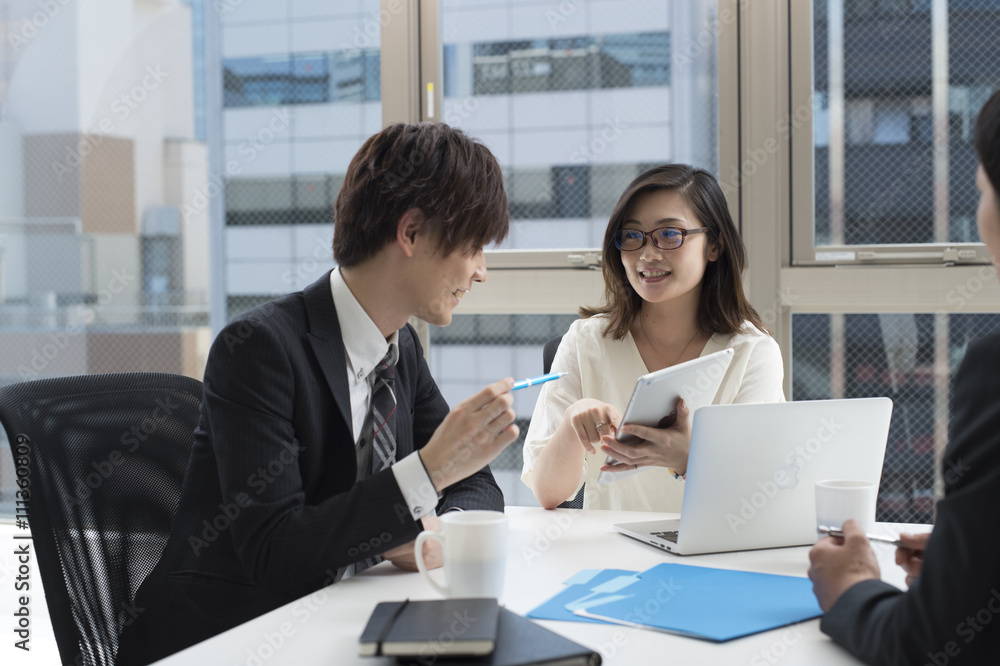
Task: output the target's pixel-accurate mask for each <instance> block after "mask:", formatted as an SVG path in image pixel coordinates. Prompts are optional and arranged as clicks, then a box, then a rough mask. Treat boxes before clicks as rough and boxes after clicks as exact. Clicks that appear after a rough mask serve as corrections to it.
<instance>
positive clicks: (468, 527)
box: [414, 511, 507, 599]
mask: <svg viewBox="0 0 1000 666" xmlns="http://www.w3.org/2000/svg"><path fill="white" fill-rule="evenodd" d="M440 521H441V532H440V533H438V532H421V533H420V534H419V535H418V536H417V542H416V543H415V544H414V549H415V551H416V552H415V554H416V558H417V569H419V570H420V573H421V575H422V576H423V577H424V578H426V579H427V582H429V583H430V584H431V587H433V588H434V589H435V590H437V591H438V592H440V593H441V594H443V595H444V596H445V597H450V598H468V597H492V598H494V599H499V598H500V596H501V594H502V593H503V581H504V572H505V570H506V568H507V516H505V515H504V514H502V513H500V512H499V511H452V512H450V513H446V514H444V515H443V516H441V518H440ZM428 539H435V540H437V541H440V542H441V551H442V557H443V559H444V579H445V584H444V585H441V584H440V583H438V582H437V581H436V580H434V578H433V577H432V576H431V575H430V573H428V571H427V565H426V564H424V542H425V541H427V540H428Z"/></svg>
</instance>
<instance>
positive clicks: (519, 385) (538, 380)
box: [510, 372, 569, 391]
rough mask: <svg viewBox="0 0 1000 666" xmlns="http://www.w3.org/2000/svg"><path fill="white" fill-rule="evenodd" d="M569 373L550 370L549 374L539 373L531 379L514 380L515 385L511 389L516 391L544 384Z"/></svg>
mask: <svg viewBox="0 0 1000 666" xmlns="http://www.w3.org/2000/svg"><path fill="white" fill-rule="evenodd" d="M568 374H569V373H568V372H550V373H549V374H547V375H539V376H537V377H531V378H530V379H522V380H521V381H519V382H514V386H513V387H512V388H511V389H510V390H511V391H516V390H517V389H523V388H528V387H529V386H534V385H535V384H544V383H545V382H551V381H552V380H553V379H559V378H560V377H565V376H566V375H568Z"/></svg>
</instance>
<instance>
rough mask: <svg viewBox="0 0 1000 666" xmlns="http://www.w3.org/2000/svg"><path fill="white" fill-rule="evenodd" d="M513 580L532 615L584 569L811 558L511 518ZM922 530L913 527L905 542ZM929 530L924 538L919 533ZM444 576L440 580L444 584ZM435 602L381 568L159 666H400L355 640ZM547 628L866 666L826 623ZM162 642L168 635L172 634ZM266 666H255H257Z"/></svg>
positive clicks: (660, 645) (696, 656)
mask: <svg viewBox="0 0 1000 666" xmlns="http://www.w3.org/2000/svg"><path fill="white" fill-rule="evenodd" d="M506 513H507V516H508V521H509V527H510V532H509V538H508V553H507V556H508V560H507V577H506V578H507V580H506V584H505V588H504V596H503V598H502V599H501V603H503V604H504V605H505V606H507V608H509V609H511V610H513V611H515V612H517V613H520V614H522V615H523V614H524V613H526V612H527V611H529V610H530V609H532V608H534V607H535V606H537V605H538V604H540V603H541V602H543V601H545V600H546V599H548V598H549V597H551V596H552V595H554V594H556V593H557V592H559V591H560V590H561V589H562V585H561V583H562V581H563V580H565V579H567V578H569V577H570V576H571V575H572V574H574V573H576V572H577V571H579V570H580V569H605V568H618V569H631V570H635V571H643V570H645V569H648V568H649V567H652V566H654V565H656V564H658V563H660V562H678V563H683V564H691V565H698V566H709V567H718V568H724V569H742V570H746V571H759V572H764V573H773V574H785V575H790V576H805V575H806V570H807V569H808V562H809V560H808V552H809V549H808V548H777V549H771V550H756V551H745V552H740V553H719V554H715V555H699V556H688V557H678V556H674V555H671V554H669V553H667V552H665V551H661V550H659V549H657V548H653V547H652V546H648V545H645V544H642V543H640V542H638V541H635V540H633V539H630V538H628V537H625V536H622V535H621V534H617V533H615V532H614V531H613V530H612V528H611V526H612V524H613V523H618V522H630V521H636V520H657V519H659V518H675V517H677V516H676V514H656V513H641V512H630V511H577V510H571V509H559V510H556V511H544V510H542V509H538V508H530V507H507V510H506ZM901 527H902V526H893V525H886V524H878V525H877V526H876V528H875V529H874V532H875V533H878V534H886V535H895V534H896V533H897V532H898V531H899V529H900V528H901ZM915 527H917V526H913V525H908V526H906V528H907V529H908V530H913V528H915ZM920 529H926V528H920ZM873 547H874V548H875V552H876V555H877V556H878V557H879V561H880V564H881V567H882V578H883V580H885V581H887V582H889V583H892V584H894V585H896V586H898V587H903V586H904V576H903V572H902V570H900V569H899V567H897V566H896V565H895V564H894V562H893V555H894V552H895V549H894V548H893V547H892V546H889V545H882V544H873ZM437 575H440V571H439V572H438V573H437ZM407 597H409V598H410V599H435V598H439V597H438V596H437V594H436V593H435V592H434V591H433V590H432V589H431V587H430V586H429V585H428V584H427V583H426V582H425V581H423V580H422V579H421V577H420V574H418V573H410V572H405V571H401V570H399V569H396V568H394V567H393V566H392V565H390V564H388V563H382V564H380V565H378V566H377V567H374V568H372V569H369V570H368V571H365V572H364V573H362V574H360V575H358V576H356V577H354V578H351V579H349V580H346V581H343V582H341V583H338V584H335V585H331V586H329V587H327V588H324V589H322V590H319V591H317V592H315V593H313V594H311V595H309V596H307V597H303V598H302V599H299V600H298V601H295V602H292V603H290V604H288V605H286V606H283V607H281V608H278V609H275V610H274V611H271V612H270V613H267V614H266V615H262V616H261V617H258V618H256V619H254V620H251V621H250V622H247V623H245V624H243V625H240V626H238V627H236V628H234V629H231V630H229V631H227V632H225V633H223V634H220V635H218V636H216V637H214V638H211V639H209V640H207V641H205V642H203V643H199V644H198V645H194V646H192V647H190V648H188V649H187V650H183V651H181V652H179V653H177V654H175V655H172V656H171V657H168V658H167V659H164V660H162V661H160V662H158V664H160V665H162V666H174V665H176V666H180V665H181V664H184V665H188V664H240V665H244V664H247V665H256V664H260V665H266V666H279V665H283V664H289V665H292V664H294V665H295V666H308V665H309V664H323V665H324V666H327V665H329V664H338V665H340V664H367V665H368V666H375V665H381V664H393V663H395V662H394V661H393V660H392V659H390V658H374V657H359V656H358V636H360V635H361V631H362V629H363V628H364V626H365V623H366V621H367V619H368V616H369V615H370V614H371V612H372V609H374V607H375V605H376V604H377V603H378V602H380V601H392V600H401V599H404V598H407ZM540 624H542V625H543V626H545V627H547V628H549V629H551V630H552V631H555V632H557V633H559V634H562V635H563V636H566V637H567V638H570V639H572V640H574V641H576V642H578V643H581V644H583V645H586V646H588V647H590V648H592V649H594V650H597V651H599V652H600V653H601V654H602V656H603V658H604V663H605V664H645V663H652V662H653V661H654V660H655V661H657V662H662V663H672V664H712V665H713V666H714V665H716V664H751V665H755V664H761V665H764V664H775V663H778V662H779V660H780V663H781V664H782V666H791V665H793V664H810V665H812V664H858V663H860V662H858V661H857V660H855V659H854V658H853V657H851V656H850V655H848V654H847V653H846V652H845V651H843V650H842V649H840V648H839V647H837V646H836V645H834V644H833V643H832V642H831V641H830V639H829V638H827V637H826V636H825V635H823V634H822V633H820V631H819V620H818V619H815V620H810V621H807V622H802V623H799V624H796V625H791V626H789V627H784V628H780V629H774V630H771V631H767V632H764V633H760V634H755V635H753V636H748V637H745V638H739V639H736V640H732V641H728V642H726V643H721V644H720V643H711V642H708V641H702V640H698V639H692V638H685V637H681V636H675V635H671V634H665V633H660V632H654V631H648V630H642V629H633V628H629V627H620V626H612V625H602V624H594V623H577V622H555V621H542V622H540ZM164 630H165V631H169V628H167V627H165V628H164ZM257 660H259V661H257Z"/></svg>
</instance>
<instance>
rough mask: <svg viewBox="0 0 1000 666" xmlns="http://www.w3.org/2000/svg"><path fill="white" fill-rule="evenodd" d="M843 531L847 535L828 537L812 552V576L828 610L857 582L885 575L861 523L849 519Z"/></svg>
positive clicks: (810, 568)
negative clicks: (862, 529)
mask: <svg viewBox="0 0 1000 666" xmlns="http://www.w3.org/2000/svg"><path fill="white" fill-rule="evenodd" d="M843 530H844V537H843V538H840V537H829V536H828V537H826V538H824V539H821V540H820V541H819V543H817V544H816V545H815V546H813V547H812V550H810V551H809V562H810V564H811V566H810V567H809V579H810V580H812V582H813V593H814V594H815V595H816V599H817V600H818V601H819V607H820V608H822V609H823V611H824V612H826V611H828V610H830V607H831V606H833V604H834V603H836V601H837V599H839V598H840V595H842V594H843V593H844V592H846V591H847V590H848V588H850V587H852V586H853V585H854V584H855V583H860V582H861V581H863V580H871V579H875V580H878V579H880V578H881V577H882V571H881V569H879V566H878V561H877V560H876V559H875V553H874V552H873V551H872V546H871V544H870V543H869V542H868V537H866V536H865V533H864V532H862V531H861V526H860V525H858V522H857V521H856V520H848V521H845V522H844V526H843Z"/></svg>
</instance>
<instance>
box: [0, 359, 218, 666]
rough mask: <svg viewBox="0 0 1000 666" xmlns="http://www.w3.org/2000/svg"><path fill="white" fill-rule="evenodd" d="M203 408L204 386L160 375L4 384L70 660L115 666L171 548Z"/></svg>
mask: <svg viewBox="0 0 1000 666" xmlns="http://www.w3.org/2000/svg"><path fill="white" fill-rule="evenodd" d="M200 408H201V382H199V381H198V380H196V379H191V378H189V377H181V376H178V375H168V374H161V373H124V374H112V375H86V376H81V377H61V378H56V379H43V380H39V381H32V382H24V383H20V384H13V385H10V386H6V387H4V388H2V389H0V423H2V424H3V427H4V428H5V429H6V430H7V435H8V437H9V438H10V445H11V450H12V452H13V453H14V465H15V468H16V470H17V478H18V479H26V480H27V484H28V490H29V492H30V498H29V502H30V504H29V513H28V522H29V524H30V528H31V538H32V540H33V542H34V549H33V550H34V555H35V558H36V561H37V562H38V571H39V574H40V575H41V579H42V584H43V585H44V587H45V598H46V602H47V603H48V607H49V616H50V618H51V620H52V628H53V630H54V631H55V635H56V643H57V644H58V647H59V655H60V657H61V661H62V663H64V664H78V663H83V664H86V665H88V666H90V665H94V666H98V665H105V664H106V665H108V666H112V665H113V664H114V663H115V655H116V652H117V649H118V637H119V635H120V633H121V630H122V628H123V627H124V626H126V625H127V624H129V623H130V622H131V621H132V620H133V619H134V618H135V617H136V616H137V614H138V613H141V612H142V611H141V610H140V609H138V608H136V607H135V605H134V602H135V593H136V590H137V589H138V588H139V585H140V584H141V583H142V581H143V580H145V578H146V576H148V575H149V573H150V572H151V571H152V570H153V567H154V566H156V563H157V562H158V561H159V559H160V556H161V555H162V554H163V549H164V547H165V546H166V543H167V537H168V536H169V534H170V528H171V525H172V523H173V519H174V514H175V513H176V511H177V503H178V500H179V499H180V491H181V483H182V481H183V478H184V473H185V471H186V470H187V465H188V457H189V455H190V453H191V445H192V443H193V433H194V428H195V426H196V425H197V423H198V415H199V411H200ZM19 532H20V530H19ZM23 533H24V534H27V532H23ZM164 630H165V631H169V628H165V629H164Z"/></svg>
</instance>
